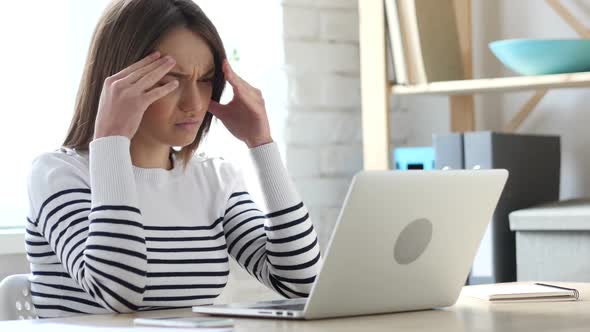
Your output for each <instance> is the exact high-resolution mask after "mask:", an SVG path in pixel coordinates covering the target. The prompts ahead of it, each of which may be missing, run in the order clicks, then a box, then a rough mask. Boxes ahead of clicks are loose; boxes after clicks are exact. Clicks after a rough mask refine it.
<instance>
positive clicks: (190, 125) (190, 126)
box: [176, 120, 199, 130]
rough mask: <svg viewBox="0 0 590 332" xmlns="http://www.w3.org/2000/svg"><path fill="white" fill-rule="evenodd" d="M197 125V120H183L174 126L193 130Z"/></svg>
mask: <svg viewBox="0 0 590 332" xmlns="http://www.w3.org/2000/svg"><path fill="white" fill-rule="evenodd" d="M198 125H199V122H198V121H192V120H191V121H184V122H180V123H177V124H176V128H178V129H185V130H194V129H196V128H197V126H198Z"/></svg>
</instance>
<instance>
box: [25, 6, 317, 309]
mask: <svg viewBox="0 0 590 332" xmlns="http://www.w3.org/2000/svg"><path fill="white" fill-rule="evenodd" d="M226 80H227V82H229V84H230V85H231V87H232V88H233V91H234V98H233V100H232V101H231V102H230V103H229V104H227V105H221V104H219V103H218V102H219V99H220V97H221V94H222V91H223V89H224V86H225V84H226ZM213 116H216V117H217V118H219V119H220V120H221V121H222V122H223V124H224V125H225V126H226V127H227V128H228V130H229V131H230V132H231V133H232V134H233V135H235V136H236V137H237V138H239V139H240V140H242V141H243V142H245V143H246V144H247V146H248V147H249V148H250V152H251V156H252V157H253V160H254V163H255V165H256V167H257V170H258V175H259V178H260V181H261V187H262V189H263V193H264V198H265V201H266V202H265V205H266V210H265V212H266V213H263V212H262V211H261V209H260V208H259V207H258V205H257V204H256V203H254V202H253V201H252V200H251V198H250V195H249V194H248V192H247V189H246V188H245V186H244V182H243V179H242V177H241V175H240V173H239V171H238V170H237V168H235V167H232V165H231V164H229V163H228V162H226V161H224V160H222V159H220V158H215V159H208V158H204V157H198V156H194V151H195V149H196V148H197V146H198V145H199V143H200V142H201V141H202V139H203V138H204V137H205V135H206V133H207V131H208V129H209V126H210V124H211V119H212V117H213ZM173 147H181V149H180V150H178V149H177V148H176V149H173ZM29 198H30V211H29V215H28V218H27V219H28V222H27V235H26V248H27V254H28V259H29V261H30V263H31V269H32V276H31V282H32V295H33V302H34V305H35V307H36V310H37V312H38V314H39V316H40V317H59V316H66V315H72V314H81V313H109V312H131V311H137V310H144V309H152V308H157V307H185V306H193V305H205V304H210V303H212V302H213V300H214V299H215V297H217V296H218V295H219V294H220V293H221V291H222V290H223V288H224V286H225V285H226V282H227V280H228V274H229V265H228V257H229V256H232V257H233V258H234V259H235V260H236V261H237V262H238V263H239V264H240V265H241V266H242V267H243V268H244V269H246V270H247V271H248V272H249V273H250V274H251V275H253V276H254V277H256V278H257V279H258V280H259V281H260V282H262V283H264V284H265V285H267V286H268V287H270V288H272V289H274V290H275V291H276V292H278V293H280V294H282V295H283V296H285V297H305V296H307V295H308V293H309V291H310V288H311V285H312V283H313V282H314V280H315V276H316V274H317V272H318V269H319V265H320V252H319V246H318V242H317V237H316V233H315V231H314V229H313V226H312V223H311V221H310V219H309V214H308V212H307V209H306V208H305V206H304V205H303V203H302V201H301V198H300V197H299V195H298V193H297V192H296V190H295V187H294V186H293V184H292V182H291V180H290V179H289V176H288V173H287V171H286V169H285V168H284V166H283V164H282V161H281V158H280V155H279V152H278V149H277V146H276V144H275V143H273V140H272V137H271V133H270V129H269V124H268V120H267V116H266V110H265V106H264V100H263V98H262V95H261V93H260V91H259V90H257V89H255V88H253V87H252V86H250V85H249V84H248V83H247V82H245V81H244V80H243V79H241V78H240V77H239V76H238V75H236V73H234V72H233V71H232V69H231V67H230V66H229V65H228V63H227V61H226V56H225V52H224V49H223V44H222V42H221V39H220V38H219V35H218V33H217V31H216V29H215V27H214V26H213V25H212V23H211V22H210V21H209V19H208V18H207V17H206V16H205V14H204V13H203V12H202V11H201V10H200V9H199V7H198V6H197V5H196V4H194V2H193V0H119V1H115V2H113V3H112V4H111V5H110V6H109V8H107V10H106V11H105V13H104V14H103V16H102V18H101V19H100V22H99V23H98V26H97V28H96V31H95V33H94V36H93V40H92V44H91V47H90V50H89V55H88V59H87V63H86V68H85V71H84V75H83V78H82V82H81V85H80V89H79V93H78V98H77V101H76V109H75V114H74V117H73V120H72V123H71V126H70V129H69V132H68V135H67V138H66V140H65V142H64V144H63V147H62V148H61V149H59V150H57V151H54V152H49V153H45V154H42V155H41V156H39V157H38V158H36V159H35V161H34V162H33V166H32V171H31V174H30V179H29Z"/></svg>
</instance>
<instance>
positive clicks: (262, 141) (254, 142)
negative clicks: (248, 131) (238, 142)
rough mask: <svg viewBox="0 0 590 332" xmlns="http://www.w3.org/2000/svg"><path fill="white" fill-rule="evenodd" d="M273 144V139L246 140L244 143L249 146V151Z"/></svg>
mask: <svg viewBox="0 0 590 332" xmlns="http://www.w3.org/2000/svg"><path fill="white" fill-rule="evenodd" d="M272 142H274V141H273V139H272V137H267V138H256V139H253V140H245V141H244V143H246V145H247V146H248V148H249V149H254V148H256V147H259V146H261V145H265V144H269V143H272Z"/></svg>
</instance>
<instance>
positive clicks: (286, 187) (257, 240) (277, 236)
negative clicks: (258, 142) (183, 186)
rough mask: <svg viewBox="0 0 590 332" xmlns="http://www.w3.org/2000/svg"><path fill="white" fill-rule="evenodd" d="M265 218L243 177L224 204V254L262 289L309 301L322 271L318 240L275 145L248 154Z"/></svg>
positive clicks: (236, 180) (236, 174)
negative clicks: (262, 199)
mask: <svg viewBox="0 0 590 332" xmlns="http://www.w3.org/2000/svg"><path fill="white" fill-rule="evenodd" d="M250 152H251V156H252V158H253V160H254V164H255V166H256V168H257V172H258V178H259V180H260V184H261V188H262V191H263V197H264V199H265V203H266V208H267V210H268V211H266V213H264V212H262V211H261V210H260V208H259V207H258V205H257V204H256V203H255V202H253V201H252V198H251V197H250V194H249V193H248V191H247V189H246V186H245V184H244V181H243V177H242V175H241V173H240V172H239V171H237V170H234V185H233V186H232V190H231V192H230V194H229V199H228V201H227V205H226V210H225V216H224V220H223V227H224V230H225V236H226V239H227V243H228V251H229V253H230V255H231V256H233V257H234V258H235V260H236V261H237V262H238V263H239V264H240V266H242V267H243V268H244V269H246V270H247V271H248V272H249V273H250V274H251V275H253V276H254V277H256V278H257V279H258V280H259V281H260V282H262V283H263V284H265V285H266V286H268V287H270V288H271V289H274V290H275V291H276V292H278V293H279V294H281V295H282V296H284V297H288V298H293V297H307V296H308V295H309V292H310V290H311V286H312V285H313V282H314V281H315V278H316V275H317V273H318V271H319V269H320V265H321V256H320V248H319V245H318V239H317V235H316V232H315V230H314V227H313V224H312V222H311V220H310V218H309V213H308V211H307V208H306V207H305V205H304V204H303V202H302V200H301V198H300V197H299V194H298V193H297V191H296V189H295V186H294V185H293V183H292V182H291V179H290V178H289V175H288V173H287V170H286V169H285V167H284V166H283V163H282V161H281V157H280V154H279V151H278V147H277V145H276V143H270V144H266V145H262V146H259V147H256V148H253V149H251V150H250Z"/></svg>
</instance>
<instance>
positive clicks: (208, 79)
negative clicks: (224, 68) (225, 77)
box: [199, 77, 213, 83]
mask: <svg viewBox="0 0 590 332" xmlns="http://www.w3.org/2000/svg"><path fill="white" fill-rule="evenodd" d="M211 82H213V77H210V78H203V79H200V80H199V83H211Z"/></svg>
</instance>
